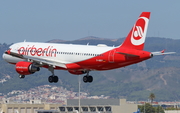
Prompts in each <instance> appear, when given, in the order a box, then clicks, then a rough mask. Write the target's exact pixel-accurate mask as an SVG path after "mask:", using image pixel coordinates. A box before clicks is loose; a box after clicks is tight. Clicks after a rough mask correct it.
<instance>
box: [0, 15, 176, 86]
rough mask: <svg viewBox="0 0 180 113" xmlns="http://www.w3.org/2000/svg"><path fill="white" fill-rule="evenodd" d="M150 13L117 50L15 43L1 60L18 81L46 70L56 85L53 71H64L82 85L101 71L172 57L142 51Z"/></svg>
mask: <svg viewBox="0 0 180 113" xmlns="http://www.w3.org/2000/svg"><path fill="white" fill-rule="evenodd" d="M149 18H150V12H142V13H141V14H140V16H139V18H138V19H137V21H136V23H135V24H134V26H133V27H132V29H131V30H130V32H129V34H128V35H127V37H126V38H125V40H124V42H123V43H122V44H121V45H119V46H117V47H110V46H107V45H105V44H98V45H97V46H93V45H77V44H57V43H40V42H26V41H24V42H19V43H15V44H13V45H11V46H10V47H9V49H8V50H7V51H6V52H5V53H4V54H3V59H4V60H5V61H7V62H8V63H11V64H14V65H15V70H16V72H17V73H19V78H25V75H30V74H33V73H35V72H37V71H39V70H40V68H41V67H43V68H47V69H48V70H49V71H50V72H51V73H52V75H51V76H49V77H48V81H49V82H50V83H57V82H58V76H56V75H55V74H54V70H66V71H69V73H71V74H75V75H81V74H86V75H85V76H84V77H83V81H84V82H85V83H87V82H89V83H91V82H92V81H93V77H92V76H91V75H90V74H89V72H90V71H104V70H111V69H116V68H121V67H125V66H128V65H131V64H135V63H139V62H142V61H144V60H147V59H150V58H152V57H153V56H154V55H164V54H173V53H174V52H166V53H165V52H164V50H162V51H159V52H148V51H144V50H143V49H144V43H145V39H146V33H147V28H148V23H149Z"/></svg>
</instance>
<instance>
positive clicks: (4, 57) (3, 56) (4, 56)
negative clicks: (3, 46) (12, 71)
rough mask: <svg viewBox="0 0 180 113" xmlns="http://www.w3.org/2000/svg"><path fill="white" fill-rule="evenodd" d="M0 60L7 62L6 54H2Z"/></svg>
mask: <svg viewBox="0 0 180 113" xmlns="http://www.w3.org/2000/svg"><path fill="white" fill-rule="evenodd" d="M2 58H3V59H4V60H5V61H6V62H7V60H8V59H7V54H6V53H3V55H2Z"/></svg>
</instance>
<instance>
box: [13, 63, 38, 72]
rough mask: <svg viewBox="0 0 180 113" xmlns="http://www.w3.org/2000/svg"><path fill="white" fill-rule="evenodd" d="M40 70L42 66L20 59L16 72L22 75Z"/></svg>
mask: <svg viewBox="0 0 180 113" xmlns="http://www.w3.org/2000/svg"><path fill="white" fill-rule="evenodd" d="M39 70H40V68H39V67H37V66H35V65H34V64H33V63H32V62H25V61H20V62H18V63H16V72H17V73H19V74H20V75H29V74H33V73H35V72H36V71H39Z"/></svg>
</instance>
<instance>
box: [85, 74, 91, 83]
mask: <svg viewBox="0 0 180 113" xmlns="http://www.w3.org/2000/svg"><path fill="white" fill-rule="evenodd" d="M83 81H84V82H85V83H87V82H89V83H91V82H92V81H93V77H92V76H87V75H86V76H84V77H83Z"/></svg>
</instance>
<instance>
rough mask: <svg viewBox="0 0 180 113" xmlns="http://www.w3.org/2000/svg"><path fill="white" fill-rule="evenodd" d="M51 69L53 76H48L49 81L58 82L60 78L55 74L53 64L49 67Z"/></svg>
mask: <svg viewBox="0 0 180 113" xmlns="http://www.w3.org/2000/svg"><path fill="white" fill-rule="evenodd" d="M48 69H49V71H51V73H52V75H51V76H49V78H48V81H49V82H50V83H53V82H54V83H57V82H58V80H59V78H58V76H55V75H54V68H53V67H52V66H50V67H49V68H48Z"/></svg>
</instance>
